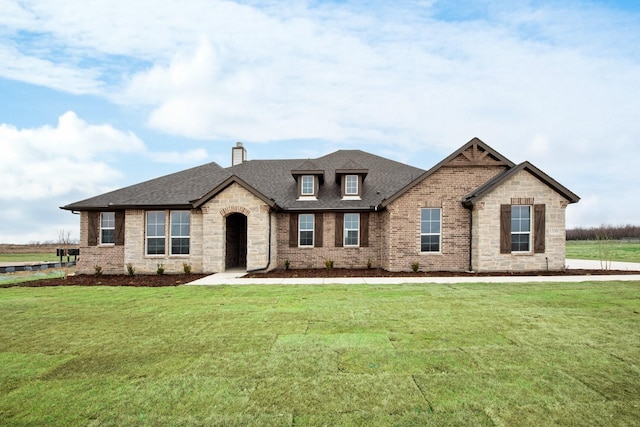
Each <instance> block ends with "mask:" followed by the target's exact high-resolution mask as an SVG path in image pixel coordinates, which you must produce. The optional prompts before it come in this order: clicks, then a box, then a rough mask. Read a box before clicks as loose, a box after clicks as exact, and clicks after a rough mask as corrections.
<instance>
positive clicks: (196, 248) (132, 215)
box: [122, 209, 203, 274]
mask: <svg viewBox="0 0 640 427" xmlns="http://www.w3.org/2000/svg"><path fill="white" fill-rule="evenodd" d="M154 211H158V209H154ZM163 211H164V213H165V236H166V250H165V255H146V236H145V221H146V212H147V211H144V210H128V211H126V215H125V224H126V225H125V240H124V241H125V251H124V262H123V266H122V271H123V272H125V273H126V271H127V268H126V265H127V264H128V263H131V265H132V266H133V268H134V269H135V272H136V273H139V274H155V273H156V271H157V270H158V264H162V267H163V268H164V271H165V273H166V274H172V273H183V272H184V265H183V264H185V263H186V264H189V265H190V266H191V272H192V273H201V272H202V271H203V270H202V211H200V210H199V209H192V210H191V211H190V212H191V241H190V248H189V252H190V254H189V255H169V253H170V247H169V245H170V230H169V227H170V220H169V215H170V213H171V211H170V210H163Z"/></svg>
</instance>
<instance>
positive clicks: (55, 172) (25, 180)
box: [0, 111, 145, 200]
mask: <svg viewBox="0 0 640 427" xmlns="http://www.w3.org/2000/svg"><path fill="white" fill-rule="evenodd" d="M144 150H145V147H144V144H143V143H142V141H140V139H138V137H136V136H135V135H134V134H133V133H131V132H122V131H119V130H117V129H115V128H113V127H112V126H111V125H106V124H105V125H89V124H87V123H86V122H84V121H83V120H81V119H80V118H78V116H77V115H76V114H75V113H74V112H71V111H69V112H67V113H65V114H63V115H62V116H60V117H59V119H58V123H57V126H56V127H51V126H43V127H40V128H35V129H16V128H15V127H13V126H9V125H7V124H1V125H0V151H1V152H2V153H3V155H2V158H0V182H2V183H3V184H4V185H2V186H1V187H0V200H16V199H17V200H37V199H42V198H46V197H52V196H59V195H63V194H69V193H71V192H73V191H80V192H81V193H84V194H91V193H95V192H97V191H102V190H104V189H105V188H106V187H107V186H108V185H109V183H112V182H113V181H114V180H116V179H118V178H120V176H121V173H120V172H119V171H118V170H117V169H114V168H113V167H112V166H110V165H109V164H108V163H107V162H106V161H105V158H107V157H108V156H109V155H111V154H113V153H132V152H141V151H144Z"/></svg>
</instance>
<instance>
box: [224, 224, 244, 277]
mask: <svg viewBox="0 0 640 427" xmlns="http://www.w3.org/2000/svg"><path fill="white" fill-rule="evenodd" d="M226 225H227V232H226V236H225V237H226V256H225V270H229V269H238V268H242V269H246V268H247V217H246V216H244V215H242V214H240V213H233V214H231V215H229V216H227V220H226Z"/></svg>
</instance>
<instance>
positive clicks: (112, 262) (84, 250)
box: [76, 212, 125, 274]
mask: <svg viewBox="0 0 640 427" xmlns="http://www.w3.org/2000/svg"><path fill="white" fill-rule="evenodd" d="M99 233H100V230H96V236H98V235H99ZM88 239H89V213H88V212H80V256H79V257H78V264H77V265H76V273H77V274H94V273H95V267H96V266H100V267H101V268H102V273H104V274H122V273H123V268H124V248H125V247H124V246H114V245H98V246H89V240H88Z"/></svg>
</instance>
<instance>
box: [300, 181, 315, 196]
mask: <svg viewBox="0 0 640 427" xmlns="http://www.w3.org/2000/svg"><path fill="white" fill-rule="evenodd" d="M309 178H310V179H311V192H310V193H309V192H305V191H304V181H305V179H307V180H308V179H309ZM315 195H316V177H315V176H314V175H302V176H301V177H300V198H301V199H302V198H307V197H313V198H315Z"/></svg>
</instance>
